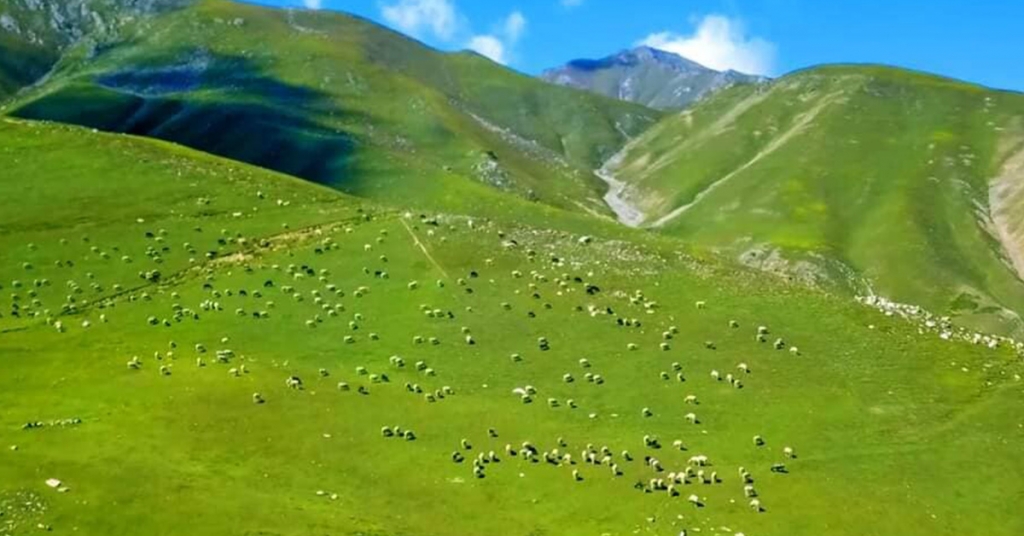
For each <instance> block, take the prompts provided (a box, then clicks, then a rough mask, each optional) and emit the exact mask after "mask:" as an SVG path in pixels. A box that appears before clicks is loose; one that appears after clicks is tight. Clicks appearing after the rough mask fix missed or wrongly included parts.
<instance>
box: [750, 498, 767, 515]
mask: <svg viewBox="0 0 1024 536" xmlns="http://www.w3.org/2000/svg"><path fill="white" fill-rule="evenodd" d="M750 509H751V510H753V511H755V512H758V513H760V512H763V511H764V508H762V507H761V501H760V500H758V499H750Z"/></svg>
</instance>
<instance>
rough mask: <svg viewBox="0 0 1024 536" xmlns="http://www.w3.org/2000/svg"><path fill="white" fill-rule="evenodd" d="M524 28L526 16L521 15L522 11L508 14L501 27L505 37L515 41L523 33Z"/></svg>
mask: <svg viewBox="0 0 1024 536" xmlns="http://www.w3.org/2000/svg"><path fill="white" fill-rule="evenodd" d="M525 30H526V17H524V16H523V14H522V12H519V11H513V12H512V13H511V14H509V16H508V18H507V19H505V24H504V27H503V28H502V31H503V33H504V34H505V39H508V40H509V41H510V42H512V43H515V42H516V41H518V40H519V38H520V37H521V36H522V35H523V32H524V31H525Z"/></svg>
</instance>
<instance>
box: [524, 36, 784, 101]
mask: <svg viewBox="0 0 1024 536" xmlns="http://www.w3.org/2000/svg"><path fill="white" fill-rule="evenodd" d="M540 78H541V79H543V80H546V81H548V82H551V83H554V84H558V85H564V86H568V87H574V88H577V89H583V90H587V91H591V92H594V93H598V94H601V95H605V96H608V97H613V98H617V99H620V100H626V101H630V102H637V103H640V104H644V105H645V106H650V107H653V108H658V109H666V110H667V109H681V108H685V107H686V106H688V105H690V104H692V103H693V102H696V101H698V100H700V99H701V98H703V97H705V96H707V95H710V94H713V93H714V92H715V91H718V90H721V89H724V88H727V87H730V86H732V85H735V84H756V83H762V82H764V81H766V80H767V78H765V77H762V76H755V75H748V74H744V73H739V72H737V71H733V70H726V71H716V70H714V69H711V68H708V67H706V66H704V65H701V64H700V63H697V62H695V61H693V60H690V59H687V58H684V57H682V56H680V55H678V54H675V53H672V52H668V51H664V50H660V49H656V48H652V47H649V46H638V47H634V48H631V49H624V50H621V51H619V52H617V53H615V54H611V55H609V56H605V57H603V58H599V59H575V60H571V61H569V62H568V63H566V64H565V65H563V66H561V67H555V68H551V69H547V70H545V71H543V72H542V73H541V75H540Z"/></svg>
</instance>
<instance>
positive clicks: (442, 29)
mask: <svg viewBox="0 0 1024 536" xmlns="http://www.w3.org/2000/svg"><path fill="white" fill-rule="evenodd" d="M381 15H382V16H383V17H384V20H386V21H387V22H388V23H389V24H391V25H393V26H395V27H396V28H398V29H399V30H402V31H403V32H405V33H408V34H410V35H415V36H418V35H420V34H422V32H423V31H424V30H430V31H431V32H432V33H433V34H434V35H435V36H437V37H438V38H440V39H445V40H447V39H451V38H452V35H453V34H454V33H455V30H456V26H457V22H458V20H459V18H458V15H457V13H456V11H455V6H454V5H453V4H452V3H451V2H449V1H448V0H398V2H397V3H394V4H390V5H385V6H382V7H381Z"/></svg>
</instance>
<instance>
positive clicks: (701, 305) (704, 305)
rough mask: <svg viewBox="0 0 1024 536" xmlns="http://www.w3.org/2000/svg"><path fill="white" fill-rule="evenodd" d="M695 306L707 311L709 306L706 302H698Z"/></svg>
mask: <svg viewBox="0 0 1024 536" xmlns="http://www.w3.org/2000/svg"><path fill="white" fill-rule="evenodd" d="M694 305H696V306H697V308H698V309H707V306H708V304H707V303H706V302H704V301H698V302H697V303H695V304H694Z"/></svg>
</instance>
